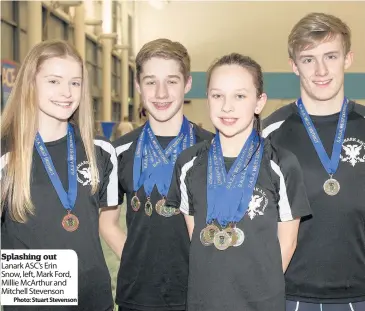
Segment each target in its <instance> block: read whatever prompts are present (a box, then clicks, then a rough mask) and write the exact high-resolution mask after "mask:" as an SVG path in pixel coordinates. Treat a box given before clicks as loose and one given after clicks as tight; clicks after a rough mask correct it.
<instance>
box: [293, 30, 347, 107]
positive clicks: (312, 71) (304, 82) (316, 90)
mask: <svg viewBox="0 0 365 311" xmlns="http://www.w3.org/2000/svg"><path fill="white" fill-rule="evenodd" d="M352 59H353V55H352V52H349V53H347V54H345V49H344V45H343V41H342V37H341V36H340V35H337V36H336V37H335V38H334V39H333V40H328V41H324V42H322V43H320V44H318V45H317V46H316V47H314V48H313V49H308V50H304V51H301V52H298V53H296V55H295V60H291V65H292V69H293V71H294V73H295V74H296V75H298V76H299V78H300V85H301V91H302V92H304V93H305V94H306V96H308V97H309V98H311V99H313V100H316V101H328V100H331V99H332V98H334V97H336V95H337V94H339V93H340V92H343V88H344V86H343V84H344V75H345V70H346V69H347V68H349V67H350V65H351V63H352Z"/></svg>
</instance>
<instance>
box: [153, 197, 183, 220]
mask: <svg viewBox="0 0 365 311" xmlns="http://www.w3.org/2000/svg"><path fill="white" fill-rule="evenodd" d="M165 203H166V200H165V199H161V200H159V201H158V202H157V203H156V206H155V209H156V212H157V214H159V215H161V216H164V217H171V216H173V215H175V214H176V210H178V208H172V207H169V206H166V205H165Z"/></svg>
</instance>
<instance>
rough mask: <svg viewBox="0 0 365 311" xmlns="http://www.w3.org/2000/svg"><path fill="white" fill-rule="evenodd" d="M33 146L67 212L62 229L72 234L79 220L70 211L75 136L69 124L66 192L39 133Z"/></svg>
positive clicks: (74, 186)
mask: <svg viewBox="0 0 365 311" xmlns="http://www.w3.org/2000/svg"><path fill="white" fill-rule="evenodd" d="M34 145H35V147H36V149H37V152H38V154H39V156H40V158H41V160H42V162H43V165H44V168H45V169H46V172H47V174H48V176H49V178H50V180H51V182H52V184H53V187H54V188H55V190H56V192H57V194H58V197H59V199H60V201H61V203H62V205H63V207H64V208H65V209H66V211H67V215H66V216H64V217H63V219H62V221H61V224H62V227H63V228H64V229H65V230H66V231H69V232H73V231H75V230H77V229H78V227H79V224H80V222H79V219H78V218H77V216H76V215H75V214H73V213H72V210H73V209H74V207H75V202H76V197H77V175H76V174H77V167H76V144H75V134H74V130H73V127H72V126H71V124H68V130H67V171H68V192H66V191H65V189H64V188H63V186H62V183H61V180H60V178H59V176H58V174H57V172H56V169H55V167H54V165H53V162H52V159H51V156H50V154H49V152H48V150H47V148H46V145H45V144H44V142H43V140H42V137H41V136H40V134H39V133H37V134H36V137H35V142H34Z"/></svg>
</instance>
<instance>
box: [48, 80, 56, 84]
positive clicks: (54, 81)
mask: <svg viewBox="0 0 365 311" xmlns="http://www.w3.org/2000/svg"><path fill="white" fill-rule="evenodd" d="M48 83H51V84H59V81H58V80H48Z"/></svg>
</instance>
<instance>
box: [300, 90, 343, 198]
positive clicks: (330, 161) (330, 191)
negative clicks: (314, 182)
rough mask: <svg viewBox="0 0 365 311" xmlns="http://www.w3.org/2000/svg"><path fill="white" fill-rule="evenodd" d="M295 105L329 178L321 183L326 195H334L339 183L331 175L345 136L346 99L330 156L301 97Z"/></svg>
mask: <svg viewBox="0 0 365 311" xmlns="http://www.w3.org/2000/svg"><path fill="white" fill-rule="evenodd" d="M297 107H298V111H299V115H300V117H301V119H302V122H303V124H304V127H305V129H306V131H307V133H308V135H309V137H310V139H311V141H312V143H313V146H314V148H315V150H316V152H317V154H318V157H319V159H320V161H321V163H322V165H323V167H324V168H325V170H326V172H327V173H328V175H329V179H327V180H326V181H325V182H324V184H323V190H324V192H325V193H326V194H327V195H330V196H334V195H336V194H338V193H339V191H340V183H339V182H338V180H336V179H334V178H333V175H334V174H335V173H336V171H337V168H338V165H339V162H340V156H341V149H342V143H343V140H344V138H345V131H346V125H347V116H348V100H347V98H346V97H345V99H344V101H343V104H342V108H341V112H340V117H339V120H338V123H337V129H336V135H335V140H334V142H333V147H332V155H331V158H329V157H328V155H327V152H326V150H325V149H324V147H323V144H322V141H321V139H320V138H319V135H318V133H317V130H316V128H315V127H314V125H313V122H312V120H311V117H310V116H309V114H308V112H307V110H306V109H305V107H304V104H303V102H302V99H301V98H299V99H298V101H297Z"/></svg>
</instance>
